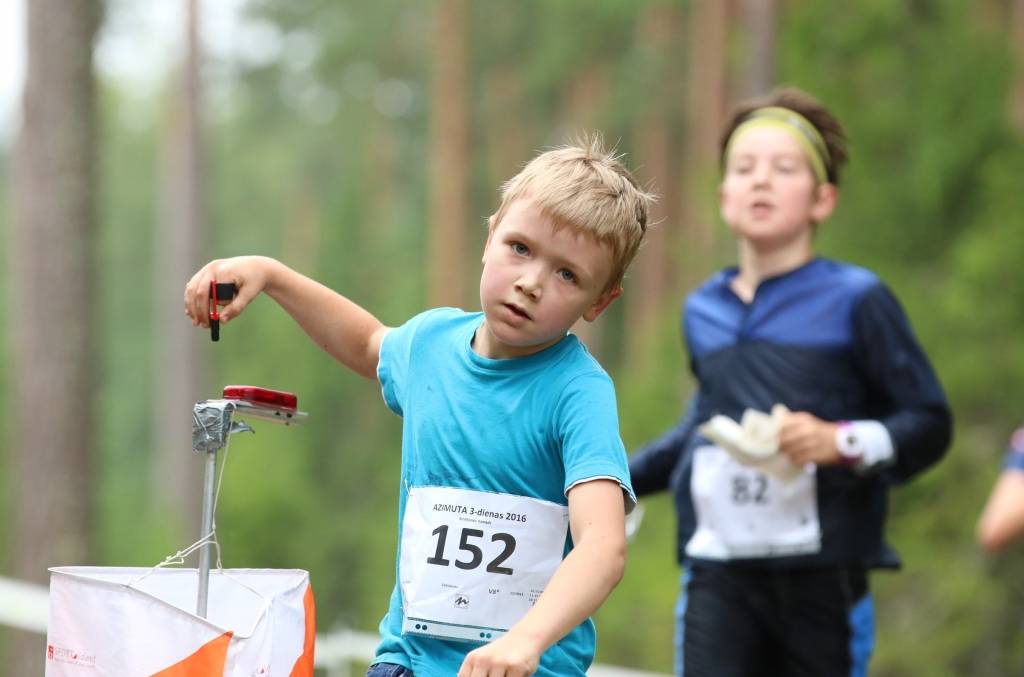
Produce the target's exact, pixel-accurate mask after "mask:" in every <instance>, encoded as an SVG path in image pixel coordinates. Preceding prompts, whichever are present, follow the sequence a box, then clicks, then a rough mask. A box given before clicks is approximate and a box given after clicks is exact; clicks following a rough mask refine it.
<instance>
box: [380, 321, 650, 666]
mask: <svg viewBox="0 0 1024 677" xmlns="http://www.w3.org/2000/svg"><path fill="white" fill-rule="evenodd" d="M482 322H483V314H482V313H466V312H463V311H461V310H457V309H452V308H440V309H436V310H431V311H427V312H425V313H422V314H420V315H417V316H416V317H414V318H412V319H411V320H409V321H408V322H407V323H406V324H404V325H402V326H401V327H398V328H396V329H393V330H391V331H390V332H388V334H387V335H386V336H385V338H384V341H383V343H382V345H381V350H380V362H379V364H378V367H377V376H378V378H379V379H380V382H381V387H382V391H383V395H384V401H385V402H386V403H387V405H388V407H390V408H391V410H392V411H394V412H395V413H396V414H398V415H399V416H401V417H402V418H403V424H402V481H401V487H400V491H399V501H398V523H399V533H401V527H402V519H403V516H404V514H405V504H406V498H407V495H408V490H409V488H410V487H421V486H437V487H455V488H460V489H472V490H477V491H486V492H494V493H505V494H515V495H519V496H527V497H531V498H537V499H542V500H545V501H550V502H552V503H557V504H559V505H563V506H564V505H567V504H568V500H567V498H566V494H567V493H568V491H569V489H570V488H572V487H573V485H575V484H579V483H581V482H585V481H587V480H592V479H596V478H610V479H614V480H616V481H618V482H619V484H620V485H621V486H622V488H623V491H624V493H625V498H626V504H627V510H628V509H632V507H633V505H634V504H635V502H636V499H635V497H634V495H633V490H632V488H631V487H630V484H629V472H628V470H627V465H626V452H625V449H624V447H623V445H622V441H621V438H620V436H619V426H618V415H617V409H616V403H615V391H614V387H613V386H612V382H611V379H610V378H609V377H608V375H607V374H606V373H605V372H604V370H603V369H602V368H601V366H600V365H599V364H598V363H597V361H596V360H594V358H593V357H592V356H591V355H590V353H588V352H587V349H586V348H585V347H584V346H583V344H582V343H580V341H579V340H578V339H577V338H576V337H575V336H573V335H571V334H569V335H566V337H565V338H564V339H562V340H561V341H559V342H558V343H557V344H555V345H553V346H551V347H549V348H547V349H545V350H543V351H541V352H538V353H535V354H533V355H529V356H526V357H521V358H516V359H507V360H492V359H487V358H484V357H481V356H480V355H477V354H476V353H475V352H473V349H472V341H473V336H474V334H475V332H476V330H477V328H478V327H479V326H480V325H481V323H482ZM570 540H571V539H570ZM400 548H401V543H399V549H400ZM569 548H571V544H567V549H566V550H567V551H568V549H569ZM398 561H400V553H399V556H398V558H396V585H395V588H394V591H393V592H392V595H391V606H390V608H389V610H388V613H387V615H386V616H385V617H384V619H383V620H382V621H381V623H380V633H381V643H380V645H379V646H378V647H377V655H376V658H375V660H376V661H378V662H390V663H397V664H400V665H404V666H405V667H407V668H410V669H411V670H412V671H413V672H414V673H415V674H416V675H417V677H434V676H442V675H443V676H450V675H454V674H455V673H456V672H457V671H458V669H459V667H460V666H461V665H462V661H463V659H464V658H465V655H466V654H467V653H469V652H470V651H472V650H473V649H474V648H476V647H477V646H480V645H479V644H473V643H469V642H457V641H449V640H442V639H435V638H432V637H423V636H418V635H403V634H402V621H403V616H402V598H401V591H400V588H399V586H398V584H397V581H398V576H397V569H398V566H397V562H398ZM595 640H596V635H595V631H594V625H593V622H592V621H590V620H589V619H588V620H587V621H585V622H583V623H581V624H580V625H579V626H577V627H576V628H575V629H573V630H572V631H571V632H570V633H569V634H568V635H566V636H565V637H564V638H563V639H562V640H561V641H559V642H558V643H557V644H555V645H554V646H552V647H551V648H550V649H548V651H546V652H545V653H544V655H543V656H542V657H541V661H540V667H539V668H538V670H537V673H536V674H537V675H539V676H541V677H544V676H549V677H569V676H572V675H580V676H582V675H585V674H586V670H587V668H588V667H589V666H590V663H591V661H592V660H593V657H594V650H595Z"/></svg>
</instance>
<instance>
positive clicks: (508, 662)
mask: <svg viewBox="0 0 1024 677" xmlns="http://www.w3.org/2000/svg"><path fill="white" fill-rule="evenodd" d="M651 199H652V197H651V196H650V195H648V194H647V193H645V192H644V191H642V190H641V189H640V188H639V187H638V186H637V184H636V181H635V180H634V179H633V178H632V176H630V174H629V172H628V171H627V170H626V169H625V168H624V167H623V166H622V164H620V162H619V161H618V160H617V159H616V158H615V157H614V156H612V155H610V154H609V153H607V152H606V151H604V150H603V149H602V148H601V147H600V144H599V143H598V142H597V141H594V142H591V143H589V144H588V145H587V147H571V146H570V147H565V148H560V149H557V150H553V151H549V152H546V153H543V154H541V155H539V156H538V157H536V158H535V159H534V160H533V161H531V162H530V163H529V164H527V165H526V167H525V168H524V169H523V170H522V171H521V172H520V173H519V174H518V175H516V176H515V177H514V178H512V179H511V180H510V181H509V182H508V183H506V184H505V186H504V187H503V190H502V200H501V205H500V207H499V208H498V211H497V212H496V213H495V214H494V215H493V216H492V217H491V218H490V220H489V224H488V237H487V244H486V245H485V247H484V253H483V272H482V274H481V278H480V302H481V306H482V312H476V313H467V312H464V311H462V310H458V309H454V308H441V309H436V310H431V311H427V312H425V313H422V314H420V315H417V316H416V317H414V318H412V319H411V320H409V321H408V322H406V323H405V324H404V325H402V326H400V327H397V328H391V327H386V326H384V325H383V324H382V323H381V322H380V321H379V320H377V318H375V317H374V316H373V315H371V314H370V313H369V312H367V311H366V310H364V309H363V308H361V307H359V306H357V305H356V304H355V303H353V302H352V301H350V300H348V299H347V298H345V297H343V296H341V295H339V294H337V293H336V292H334V291H332V290H330V289H328V288H326V287H324V286H322V285H320V284H319V283H317V282H315V281H313V280H311V279H309V278H307V277H304V276H302V275H300V274H299V273H297V272H295V271H293V270H290V269H289V268H287V267H286V266H284V265H283V264H281V263H279V262H277V261H275V260H273V259H269V258H264V257H256V256H246V257H238V258H233V259H224V260H217V261H213V262H211V263H209V264H207V265H206V266H205V267H203V268H202V269H201V270H200V271H199V272H198V273H196V274H195V276H193V277H192V279H191V280H190V281H189V283H188V285H187V286H186V288H185V308H186V313H187V314H188V315H189V316H190V317H191V318H192V321H193V323H194V324H196V325H202V326H207V325H208V319H207V318H208V317H209V315H208V313H209V310H210V308H209V301H208V298H207V290H208V289H209V286H210V282H211V281H212V280H214V279H216V280H218V281H221V282H227V281H231V282H234V283H235V284H236V285H237V287H238V293H237V296H236V297H235V299H234V300H233V301H232V302H231V303H230V304H229V305H227V306H226V307H225V308H224V310H223V311H221V313H220V317H221V321H222V322H228V321H230V320H231V319H233V318H234V317H236V316H238V315H239V314H240V313H241V312H242V311H243V309H244V308H245V307H246V306H247V305H248V303H249V302H250V301H251V300H252V299H253V298H254V297H255V296H256V295H257V294H259V293H260V292H261V291H262V292H266V293H267V294H268V295H269V296H270V297H271V298H273V299H274V300H275V301H277V302H278V304H280V305H281V307H283V308H284V309H285V310H286V311H287V312H288V313H289V314H290V315H291V316H292V317H293V318H294V319H295V320H296V322H297V323H298V324H299V325H300V326H301V327H302V328H303V329H304V330H305V331H306V333H307V334H308V335H309V336H310V338H312V339H313V340H314V341H315V342H316V343H317V345H319V346H321V347H322V348H323V349H324V350H326V351H327V352H328V353H329V354H330V355H332V356H333V357H335V358H336V359H337V360H339V361H340V362H342V363H343V364H344V365H345V366H347V367H349V368H350V369H352V370H353V371H355V372H357V373H359V374H362V375H363V376H366V377H367V378H377V379H379V380H380V383H381V386H382V391H383V395H384V400H385V402H386V403H387V405H388V407H389V408H390V409H391V410H392V411H394V412H395V413H396V414H398V415H400V416H402V418H403V423H402V430H403V435H402V480H401V487H400V493H399V510H398V519H399V525H398V526H399V544H398V557H397V560H398V561H397V563H396V579H397V580H396V585H395V588H394V592H393V593H392V596H391V605H390V608H389V610H388V613H387V615H385V617H384V619H383V620H382V621H381V624H380V632H381V643H380V645H379V646H378V649H377V656H376V662H375V664H374V665H373V666H371V668H370V670H369V672H368V673H367V674H368V675H372V676H374V677H398V676H400V675H410V674H413V673H415V674H416V675H418V676H419V677H434V676H435V675H453V674H456V673H457V674H458V675H459V677H470V676H472V677H487V676H488V675H492V676H499V675H503V676H505V677H520V676H525V675H531V674H535V673H536V674H538V675H548V676H552V677H556V676H557V677H567V676H570V675H580V676H582V675H585V673H586V670H587V668H588V666H589V665H590V663H591V661H592V660H593V656H594V650H595V633H594V627H593V623H592V622H591V621H590V619H589V616H590V614H591V613H592V612H593V611H594V610H595V609H597V607H598V606H599V605H600V604H601V603H602V602H603V601H604V599H605V598H606V597H607V596H608V594H609V593H610V592H611V590H612V588H613V587H614V586H615V585H616V583H618V581H619V579H620V578H621V576H622V572H623V567H624V564H625V529H624V516H625V514H626V513H627V512H628V511H629V510H630V509H632V507H633V505H634V503H635V499H634V496H633V490H632V488H631V487H630V484H629V473H628V470H627V465H626V454H625V449H624V448H623V446H622V442H621V440H620V437H619V430H618V418H617V413H616V404H615V392H614V389H613V386H612V383H611V380H610V379H609V378H608V376H607V374H606V373H605V372H604V370H603V369H602V368H601V367H600V365H598V363H597V362H596V361H595V360H594V359H593V358H592V357H591V356H590V354H589V353H588V352H587V350H586V348H585V347H584V346H583V344H582V343H580V341H579V340H578V339H577V338H576V337H575V336H573V335H572V334H569V333H568V331H569V328H570V327H571V326H572V325H573V324H574V323H575V322H576V321H577V320H578V319H579V318H581V317H582V318H583V319H585V320H587V321H588V322H589V321H593V320H595V319H596V318H597V317H598V316H599V315H601V313H602V312H603V311H604V310H605V308H607V307H608V305H609V304H610V303H611V302H612V301H613V300H615V299H616V298H617V297H618V296H619V295H621V293H622V287H621V282H622V278H623V274H624V272H625V270H626V268H627V266H628V265H629V263H630V261H631V260H632V259H633V257H634V255H635V254H636V251H637V248H638V247H639V246H640V242H641V240H642V239H643V236H644V232H645V230H646V226H647V207H648V203H649V202H650V200H651Z"/></svg>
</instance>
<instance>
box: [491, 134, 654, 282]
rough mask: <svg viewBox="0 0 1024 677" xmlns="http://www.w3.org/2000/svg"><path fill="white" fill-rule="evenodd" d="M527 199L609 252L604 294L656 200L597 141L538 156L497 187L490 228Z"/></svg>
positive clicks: (633, 252) (625, 261)
mask: <svg viewBox="0 0 1024 677" xmlns="http://www.w3.org/2000/svg"><path fill="white" fill-rule="evenodd" d="M523 198H528V199H529V200H530V201H531V202H532V203H533V204H534V206H536V207H537V208H538V209H540V211H541V213H543V214H544V215H545V216H547V217H548V218H550V219H551V220H552V221H553V222H554V224H555V228H562V227H569V228H571V229H572V230H574V231H576V232H579V233H581V234H583V235H586V236H589V237H592V238H594V239H596V240H597V241H598V242H600V243H602V244H604V245H606V246H609V247H611V250H612V270H611V277H610V278H609V281H608V284H607V285H606V287H605V291H609V290H612V289H615V288H617V287H618V286H619V285H620V284H621V283H622V278H623V276H624V275H625V273H626V268H628V267H629V264H630V263H631V262H632V260H633V257H634V256H636V252H637V250H638V249H639V248H640V242H641V241H642V240H643V237H644V233H646V231H647V207H648V205H649V204H650V203H651V202H653V201H654V199H655V198H654V195H653V194H651V193H648V192H646V191H644V190H641V189H640V186H639V185H637V182H636V179H634V178H633V176H632V175H631V174H630V173H629V170H628V169H626V167H625V166H624V165H623V164H622V163H621V162H620V161H619V157H618V156H616V155H615V154H614V152H611V151H607V150H605V148H604V145H603V142H602V140H601V137H600V136H597V135H594V136H590V137H587V138H584V139H582V140H581V141H579V142H577V143H576V144H575V145H569V146H563V147H561V148H556V149H554V150H550V151H547V152H545V153H541V154H540V155H538V156H537V157H535V158H534V159H533V160H531V161H530V162H529V163H527V165H526V166H525V167H523V169H522V171H520V172H519V173H518V174H516V175H515V176H513V177H512V178H511V179H509V180H508V181H506V182H505V185H503V186H502V188H501V205H500V206H499V207H498V211H497V212H496V213H495V215H494V218H493V219H492V220H491V228H496V227H497V225H498V224H499V223H501V219H502V217H504V216H505V213H506V212H507V211H508V208H509V205H511V204H512V203H513V202H514V201H515V200H519V199H523Z"/></svg>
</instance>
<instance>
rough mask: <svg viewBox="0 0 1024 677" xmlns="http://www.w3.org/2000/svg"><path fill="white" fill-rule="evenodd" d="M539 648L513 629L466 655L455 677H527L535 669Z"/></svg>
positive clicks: (538, 658) (538, 659) (538, 657)
mask: <svg viewBox="0 0 1024 677" xmlns="http://www.w3.org/2000/svg"><path fill="white" fill-rule="evenodd" d="M540 649H541V647H539V646H537V645H536V643H534V642H529V641H526V640H525V639H522V638H520V637H519V636H517V635H516V634H515V633H514V632H512V633H509V634H507V635H505V636H504V637H502V638H501V639H496V640H494V641H493V642H491V643H490V644H487V645H485V646H482V647H480V648H479V649H474V650H473V651H470V652H469V653H468V654H467V655H466V659H465V660H464V661H463V662H462V667H461V668H459V674H458V677H527V675H532V674H533V673H534V672H536V671H537V665H538V664H539V663H540V653H541V652H540Z"/></svg>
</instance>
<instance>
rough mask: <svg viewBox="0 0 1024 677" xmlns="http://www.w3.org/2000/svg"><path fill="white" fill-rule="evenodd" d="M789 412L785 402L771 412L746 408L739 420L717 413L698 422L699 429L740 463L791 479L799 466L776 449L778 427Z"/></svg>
mask: <svg viewBox="0 0 1024 677" xmlns="http://www.w3.org/2000/svg"><path fill="white" fill-rule="evenodd" d="M788 413H789V409H787V408H786V405H784V404H776V405H775V406H774V407H772V412H771V413H770V414H766V413H764V412H763V411H757V410H755V409H747V410H746V411H744V412H743V417H742V418H741V419H740V422H739V423H737V422H736V421H734V420H732V419H731V418H729V417H728V416H722V415H720V414H719V415H715V416H712V417H711V418H710V419H709V420H708V421H707V422H705V423H703V424H701V426H700V427H699V428H698V430H699V431H700V434H701V435H703V436H704V437H706V438H708V439H709V440H711V441H712V442H714V443H715V444H717V445H718V446H719V447H721V448H722V449H724V450H725V451H726V452H728V453H729V455H730V456H732V457H733V458H735V459H736V461H738V462H739V463H741V464H743V465H746V466H752V467H755V468H757V469H758V470H763V471H764V472H767V473H770V474H772V475H774V476H775V477H777V478H778V479H780V480H790V479H792V478H794V477H796V476H797V475H799V474H800V473H801V472H802V468H800V466H798V465H796V464H795V463H793V462H792V461H791V460H789V457H788V456H786V455H785V454H783V453H782V452H781V451H780V450H779V429H780V428H781V426H782V419H783V418H784V417H785V416H786V414H788Z"/></svg>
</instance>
